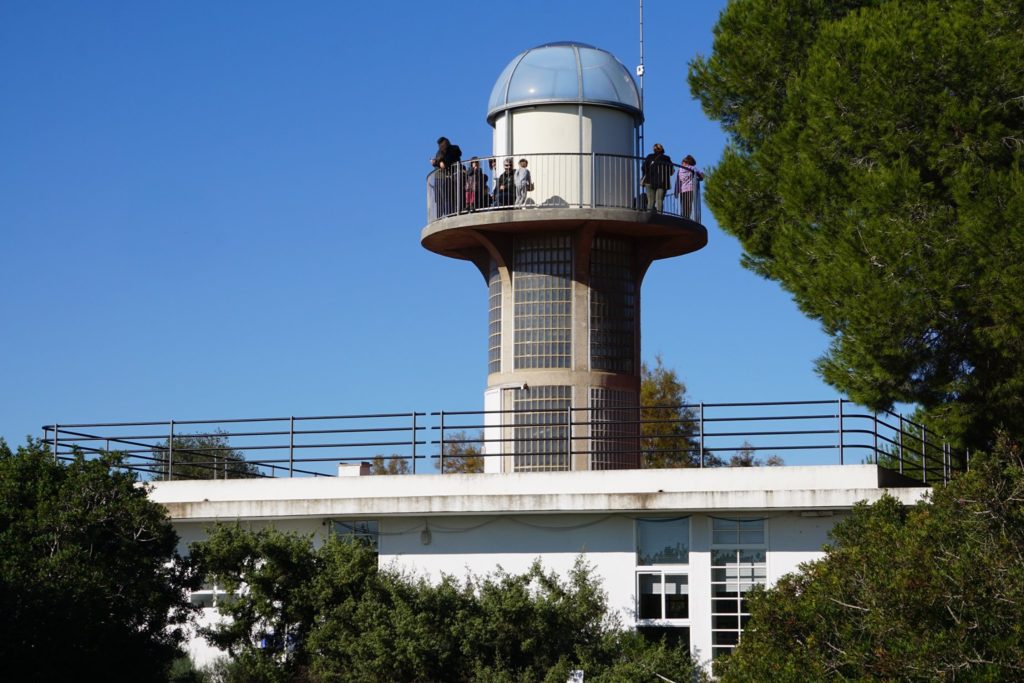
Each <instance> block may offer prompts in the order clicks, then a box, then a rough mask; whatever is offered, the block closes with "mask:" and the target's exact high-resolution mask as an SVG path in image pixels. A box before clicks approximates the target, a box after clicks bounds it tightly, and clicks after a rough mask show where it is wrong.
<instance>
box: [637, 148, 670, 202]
mask: <svg viewBox="0 0 1024 683" xmlns="http://www.w3.org/2000/svg"><path fill="white" fill-rule="evenodd" d="M673 170H674V169H673V166H672V159H671V158H669V156H668V155H667V154H665V148H664V147H662V146H661V145H659V144H655V145H654V151H653V152H652V153H651V154H648V155H647V157H646V158H645V159H644V166H643V185H644V190H645V191H646V192H647V210H648V211H657V212H658V213H661V212H662V211H664V210H665V190H667V189H668V188H669V186H670V183H671V181H672V171H673Z"/></svg>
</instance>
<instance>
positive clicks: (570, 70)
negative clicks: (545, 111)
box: [487, 43, 643, 124]
mask: <svg viewBox="0 0 1024 683" xmlns="http://www.w3.org/2000/svg"><path fill="white" fill-rule="evenodd" d="M553 102H561V103H572V104H600V105H604V106H608V107H614V108H617V109H624V110H625V111H628V112H630V113H631V114H633V115H634V116H635V117H636V118H637V120H638V121H639V120H642V119H643V113H642V112H641V111H640V93H639V92H638V91H637V88H636V83H634V82H633V76H632V74H630V73H629V70H628V69H627V68H626V67H625V66H623V65H622V63H621V62H619V60H617V59H615V57H614V56H613V55H612V54H611V53H610V52H605V51H604V50H601V49H599V48H596V47H594V46H593V45H585V44H584V43H547V44H546V45H540V46H539V47H535V48H531V49H529V50H526V51H525V52H522V53H520V54H519V55H517V56H516V58H515V59H513V60H512V61H511V62H509V64H508V66H506V67H505V70H504V71H502V72H501V75H500V76H499V77H498V80H497V82H496V83H495V84H494V89H493V90H491V99H490V101H489V102H488V103H487V121H488V122H489V123H492V124H493V123H494V118H495V117H496V116H497V115H498V114H499V113H501V112H503V111H505V110H506V109H512V108H515V107H520V106H524V105H530V104H541V103H553Z"/></svg>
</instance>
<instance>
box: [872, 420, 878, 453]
mask: <svg viewBox="0 0 1024 683" xmlns="http://www.w3.org/2000/svg"><path fill="white" fill-rule="evenodd" d="M871 419H872V422H873V423H874V432H875V444H874V452H875V464H876V465H877V464H878V411H877V410H876V411H874V412H873V414H872V416H871Z"/></svg>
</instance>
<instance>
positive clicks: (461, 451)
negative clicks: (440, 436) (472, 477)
mask: <svg viewBox="0 0 1024 683" xmlns="http://www.w3.org/2000/svg"><path fill="white" fill-rule="evenodd" d="M483 440H484V435H483V432H479V433H478V434H477V436H475V437H471V436H469V435H467V434H466V432H465V431H458V432H451V433H449V434H447V435H446V436H445V440H444V473H445V474H472V473H477V472H483V471H484V456H483V455H482V454H481V444H482V443H483Z"/></svg>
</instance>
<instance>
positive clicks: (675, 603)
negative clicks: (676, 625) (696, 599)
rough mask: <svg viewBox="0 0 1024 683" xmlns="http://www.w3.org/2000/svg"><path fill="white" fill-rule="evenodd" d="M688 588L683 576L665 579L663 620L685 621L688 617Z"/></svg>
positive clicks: (669, 576) (686, 578)
mask: <svg viewBox="0 0 1024 683" xmlns="http://www.w3.org/2000/svg"><path fill="white" fill-rule="evenodd" d="M689 593H690V586H689V580H688V577H686V576H685V575H679V574H676V575H668V576H666V577H665V618H666V619H687V618H689V616H690V595H689Z"/></svg>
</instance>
